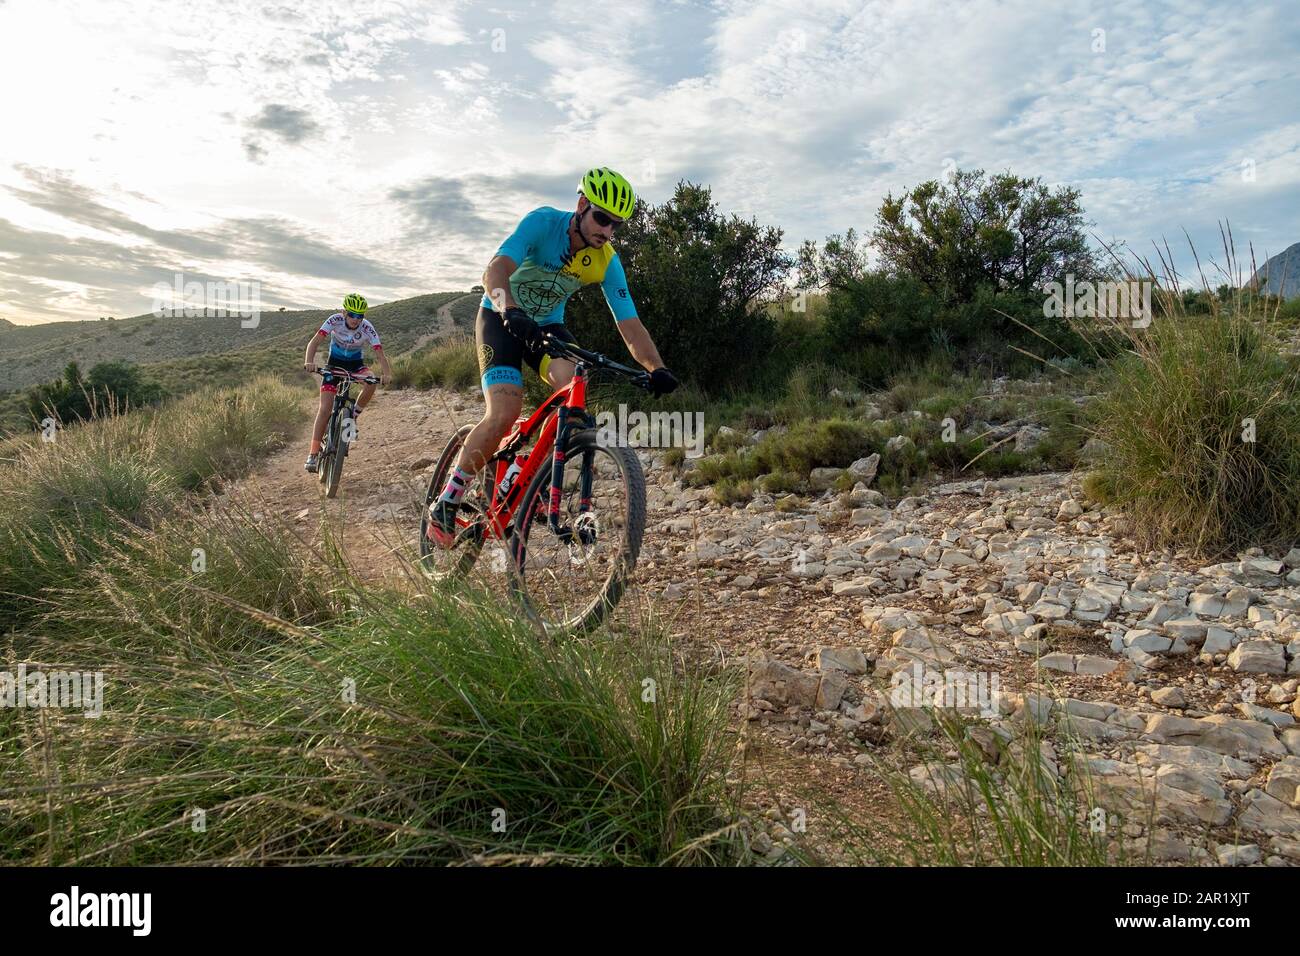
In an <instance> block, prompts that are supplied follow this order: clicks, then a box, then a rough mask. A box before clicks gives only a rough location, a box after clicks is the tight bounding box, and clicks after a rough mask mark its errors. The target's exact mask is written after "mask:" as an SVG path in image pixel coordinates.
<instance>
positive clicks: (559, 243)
mask: <svg viewBox="0 0 1300 956" xmlns="http://www.w3.org/2000/svg"><path fill="white" fill-rule="evenodd" d="M635 208H636V195H635V194H634V193H633V192H632V187H631V185H630V184H629V183H628V181H627V180H626V179H624V178H623V177H622V176H620V175H619V174H618V173H616V172H614V171H613V170H612V169H607V168H605V167H603V166H602V167H598V168H595V169H589V170H587V172H586V173H585V174H584V175H583V177H582V179H581V181H580V182H579V183H578V205H577V209H576V211H574V212H566V211H564V210H560V209H553V208H551V207H549V206H542V207H540V208H538V209H534V210H533V211H532V212H530V213H529V214H528V215H527V216H525V217H524V218H523V220H522V221H521V222H520V223H519V225H518V227H516V229H515V231H514V232H513V233H512V234H511V235H510V237H509V238H508V239H506V241H505V242H503V243H502V244H501V247H500V248H499V249H498V250H497V254H496V255H495V256H494V257H493V259H492V261H491V262H489V263H488V267H487V271H486V272H484V274H483V288H484V289H485V290H487V291H486V292H485V294H484V296H483V301H482V302H481V303H480V305H479V310H478V318H477V320H476V322H475V329H474V338H475V341H476V344H477V346H478V353H479V355H478V357H479V371H480V372H481V373H482V386H483V394H484V397H485V399H486V401H487V410H486V412H484V414H483V419H482V421H480V422H479V423H478V424H477V425H475V426H474V429H473V430H472V431H471V432H470V433H469V434H468V435H467V436H466V437H465V445H464V447H463V448H462V449H461V451H460V457H459V458H458V459H457V461H456V467H455V469H454V470H453V471H452V474H451V477H450V478H449V479H448V481H447V485H446V487H445V488H444V489H443V491H442V494H441V495H440V496H439V498H438V500H437V501H435V502H433V504H432V505H430V506H429V519H430V520H429V522H428V528H429V536H430V538H432V539H433V540H434V542H435V543H437V544H438V545H440V546H441V547H444V548H447V547H451V545H452V544H453V543H454V541H455V538H454V531H455V515H456V510H457V508H458V507H459V504H460V501H461V499H462V498H463V497H464V495H465V490H466V488H467V487H468V486H469V484H470V481H471V480H472V479H473V477H474V475H475V474H476V473H477V472H478V471H480V470H481V469H482V468H483V466H484V465H485V464H486V462H487V459H488V458H489V457H491V456H492V455H493V454H494V453H495V452H496V450H497V448H498V446H499V445H500V443H501V439H502V438H504V437H505V435H506V434H507V433H508V432H509V431H510V429H511V427H512V426H513V425H514V423H515V420H516V419H517V418H518V417H519V410H520V408H521V407H522V406H523V399H524V389H523V381H524V380H523V375H522V365H523V363H525V362H527V363H528V365H530V366H531V367H532V368H534V369H536V371H537V373H538V375H540V376H541V377H542V379H543V380H545V381H549V382H550V384H551V385H552V386H553V387H554V388H557V389H558V388H563V387H564V386H565V385H567V384H568V383H569V382H570V380H572V378H573V372H574V364H573V362H571V361H568V360H567V359H559V358H557V359H552V358H550V357H549V356H548V355H546V354H545V353H544V352H543V351H542V349H541V338H542V330H543V329H545V331H546V332H548V333H550V334H551V335H553V336H555V337H556V338H559V339H561V340H563V341H567V342H573V341H574V338H573V334H572V333H571V332H569V330H568V329H567V328H565V327H564V303H565V301H566V300H567V299H568V298H569V296H571V295H573V293H574V292H576V291H577V290H578V289H580V288H581V287H582V286H584V285H592V284H596V283H599V284H600V287H601V291H602V292H603V293H604V295H605V302H606V304H607V305H608V306H609V309H610V312H612V313H613V315H614V319H615V320H616V321H617V322H618V331H619V333H620V334H621V335H622V337H623V341H624V343H626V345H627V347H628V351H629V352H631V353H632V357H633V358H634V359H636V360H637V362H639V363H640V364H641V365H642V366H643V367H644V368H645V369H646V370H647V371H648V372H650V394H652V395H654V396H655V397H658V396H660V395H666V394H668V393H669V392H671V391H672V390H673V389H675V388H676V387H677V379H676V377H674V375H673V373H672V372H670V371H668V369H666V368H664V363H663V361H662V360H661V359H660V358H659V350H658V349H656V348H655V344H654V342H653V341H652V340H651V338H650V333H649V332H647V331H646V328H645V326H644V325H642V324H641V320H640V319H639V318H637V315H636V307H635V305H634V304H633V302H632V296H631V295H630V294H629V292H628V289H627V279H626V276H625V275H624V273H623V263H622V262H621V261H620V260H619V258H618V253H616V252H615V251H614V249H613V246H612V245H611V244H610V237H611V236H612V235H613V233H614V230H615V229H616V228H617V227H618V226H619V224H621V223H622V222H624V221H626V220H627V218H628V217H629V216H630V215H631V214H632V212H633V211H634V210H635Z"/></svg>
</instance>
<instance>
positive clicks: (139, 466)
mask: <svg viewBox="0 0 1300 956" xmlns="http://www.w3.org/2000/svg"><path fill="white" fill-rule="evenodd" d="M301 419H302V392H300V391H297V390H294V389H292V388H290V387H289V386H286V385H282V384H279V383H276V382H273V381H270V380H259V381H257V382H253V383H250V384H249V385H247V386H245V387H244V388H242V389H239V390H234V391H217V392H215V393H210V394H205V395H194V396H190V397H187V398H185V399H181V400H179V401H177V402H173V403H171V404H169V405H166V406H163V407H162V408H159V409H156V410H149V411H138V412H129V413H125V414H120V415H114V416H112V417H106V418H102V419H97V420H95V421H93V422H89V423H86V424H83V425H77V426H72V427H69V428H67V429H64V430H61V431H59V432H58V433H57V435H56V437H55V440H54V441H50V442H46V441H40V440H37V439H26V440H23V441H16V442H12V443H10V444H9V445H8V446H7V450H8V451H9V452H10V454H11V455H12V457H11V458H9V460H7V461H6V462H5V463H4V464H3V465H0V481H3V482H4V485H5V488H6V495H5V496H4V498H3V500H0V620H4V621H10V622H15V623H16V622H22V621H26V620H30V619H32V617H33V616H35V615H36V614H39V613H40V612H41V610H42V608H43V602H44V601H45V600H46V592H47V591H49V590H51V589H59V588H64V587H69V586H75V585H76V584H77V583H78V582H79V580H80V578H81V577H82V576H83V575H84V574H85V573H87V572H88V571H90V570H92V569H94V568H95V566H96V564H97V562H98V561H99V560H100V558H101V556H102V554H103V553H104V549H105V548H106V547H110V546H111V543H112V542H113V541H114V540H118V539H120V538H122V536H123V535H130V534H133V533H135V532H136V531H138V530H142V529H146V528H148V527H150V526H151V525H153V524H154V523H155V522H156V521H158V520H161V519H162V518H164V517H165V516H166V515H168V514H169V513H172V512H174V511H175V510H176V509H177V508H179V507H181V506H182V505H183V504H184V503H185V501H186V500H187V495H189V493H191V492H196V491H199V490H202V489H204V488H210V487H211V486H212V485H214V484H215V483H219V482H220V481H221V480H223V479H228V478H232V477H234V476H236V475H238V474H241V473H243V472H244V471H246V470H247V469H248V468H250V467H251V466H252V465H253V464H255V463H256V462H257V461H259V460H261V459H262V458H263V457H264V456H265V455H266V454H267V453H268V452H269V451H270V450H271V449H273V448H275V447H276V446H277V445H278V444H280V443H281V442H283V441H284V440H285V438H286V436H287V435H288V434H289V432H290V430H291V429H292V428H293V427H294V426H296V425H297V423H298V422H300V421H301ZM186 563H187V564H188V562H186Z"/></svg>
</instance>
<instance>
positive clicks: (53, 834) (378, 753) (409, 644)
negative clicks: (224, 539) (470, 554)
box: [0, 528, 745, 865]
mask: <svg viewBox="0 0 1300 956" xmlns="http://www.w3.org/2000/svg"><path fill="white" fill-rule="evenodd" d="M261 533H262V532H261V531H260V530H257V529H251V528H245V529H244V531H243V533H242V534H240V535H239V536H238V538H237V540H238V541H240V542H247V541H249V540H250V539H252V538H255V537H256V536H257V535H258V534H261ZM101 582H102V583H103V584H104V585H105V594H104V595H103V596H102V597H100V598H98V599H97V600H98V601H99V602H100V603H101V605H102V606H104V607H107V606H109V605H110V604H112V603H114V602H116V601H117V600H118V598H119V597H120V596H121V594H122V593H123V591H126V592H130V593H131V594H132V595H133V596H135V597H143V595H142V594H141V593H140V591H141V589H143V588H145V587H148V586H149V582H150V575H149V572H144V571H142V572H140V576H139V577H136V576H135V575H134V574H132V575H124V576H120V577H118V578H115V579H113V580H111V581H110V580H109V579H101ZM209 584H210V585H212V586H211V587H207V588H204V589H202V590H199V591H194V592H192V593H191V595H190V596H189V597H187V598H186V599H185V600H173V601H170V602H168V601H163V602H154V603H152V604H149V603H146V604H145V605H144V606H143V607H142V609H141V611H140V612H139V613H140V617H139V618H137V619H133V620H131V621H121V622H118V621H113V620H94V619H86V620H85V621H84V624H85V628H84V631H83V635H84V636H83V637H82V638H81V639H74V638H72V637H71V636H70V635H66V634H64V635H59V636H58V638H57V639H54V638H50V639H49V641H48V642H47V643H44V644H41V643H39V642H38V643H37V644H36V645H35V646H33V648H32V651H31V657H30V658H29V659H31V660H37V661H39V660H45V661H51V662H57V663H60V664H64V665H66V666H74V665H75V666H78V667H84V666H85V664H84V663H83V662H84V661H88V660H93V661H96V662H100V661H103V657H104V651H103V649H104V648H105V647H109V648H112V649H113V652H112V659H111V660H109V661H105V662H104V663H103V665H102V666H103V668H104V669H105V671H106V680H107V686H106V689H105V695H104V702H105V712H104V714H103V716H101V717H99V718H88V717H84V716H81V715H80V714H76V713H58V712H50V711H45V712H40V713H38V712H32V711H17V710H10V711H6V712H3V713H0V757H3V759H0V832H3V833H4V835H5V837H6V839H4V840H3V841H2V842H0V846H2V847H3V850H0V855H3V856H4V858H6V859H8V860H10V861H14V862H40V863H53V864H65V863H66V864H70V863H89V864H96V865H128V864H150V863H198V862H203V863H246V864H254V863H257V864H265V863H341V862H349V863H370V864H386V863H398V862H404V863H426V864H429V863H432V864H457V863H497V864H518V863H526V864H536V863H555V862H560V863H576V864H631V865H645V864H659V865H662V864H667V865H678V864H680V865H686V864H720V863H735V862H739V861H742V860H743V858H744V852H745V851H744V841H743V838H742V837H741V836H740V835H739V830H738V827H737V823H736V812H735V808H734V805H733V802H732V798H731V796H730V791H729V787H728V784H727V783H726V777H727V775H728V773H729V771H730V767H731V763H732V761H733V760H734V759H735V753H736V748H735V741H734V739H733V738H732V735H731V733H730V731H729V729H728V716H729V702H730V700H731V699H732V697H733V695H734V693H735V686H734V682H733V681H731V680H729V679H728V678H727V677H725V676H721V677H703V676H698V675H692V674H688V673H687V672H686V671H685V670H684V669H683V667H682V666H681V663H680V661H678V660H676V659H675V657H674V655H673V654H672V652H671V647H670V646H668V644H667V643H666V642H665V641H664V640H663V639H662V638H661V637H658V636H653V635H647V634H643V635H642V636H640V637H632V638H628V639H625V640H620V641H609V640H596V641H589V642H588V641H581V642H577V641H575V642H570V643H564V644H549V643H546V642H543V641H539V640H538V639H537V637H536V635H535V634H534V633H533V632H532V631H531V630H530V629H528V628H527V627H526V626H525V625H523V624H522V623H520V622H519V621H516V620H514V619H512V618H510V617H508V616H506V615H504V614H502V613H501V612H500V611H498V610H495V609H494V608H493V607H492V605H491V604H490V602H487V601H485V600H483V596H482V595H472V594H468V593H458V594H452V593H447V592H438V593H434V592H428V593H426V594H424V595H423V597H422V598H421V599H419V600H417V601H415V602H410V601H403V600H400V599H398V598H397V597H396V596H395V595H388V596H387V598H386V599H384V600H379V598H380V596H379V595H377V594H375V593H373V592H370V594H369V597H370V598H374V599H376V600H373V601H370V602H363V603H364V604H365V606H364V607H362V608H359V609H357V610H356V611H355V612H354V613H353V614H351V615H348V616H343V617H336V618H335V619H333V620H332V621H330V622H329V623H326V624H324V625H323V626H321V627H303V626H300V625H297V624H294V623H292V622H291V621H289V620H287V619H277V618H274V617H273V616H271V615H268V614H266V613H264V612H261V611H258V610H256V609H255V608H252V607H249V606H246V605H244V604H242V602H240V601H239V600H238V599H237V598H235V597H233V596H231V595H230V594H223V593H221V591H222V590H230V591H234V593H235V594H238V595H240V596H242V597H247V598H250V599H253V598H255V597H256V595H255V594H252V593H250V589H249V588H248V587H245V586H240V585H239V584H238V579H236V578H231V579H229V580H227V581H226V582H223V583H221V585H220V589H218V587H217V586H216V585H217V582H209ZM357 590H358V591H360V590H362V589H361V588H360V586H357ZM88 591H93V587H92V586H91V585H87V590H86V591H81V592H78V593H75V594H74V593H69V594H67V595H64V596H62V597H61V598H60V610H61V611H68V610H73V609H74V608H75V607H76V606H77V605H78V604H79V603H81V602H83V601H85V600H86V599H87V596H88ZM110 592H111V593H110ZM231 613H236V614H238V613H243V614H245V615H247V616H248V617H249V619H250V621H249V623H248V624H247V625H245V629H246V630H248V631H249V633H250V634H255V633H260V634H265V633H267V632H270V631H278V632H279V639H278V640H276V641H275V642H273V643H271V642H267V641H264V640H245V641H232V640H231V639H230V637H229V634H228V633H227V632H228V629H229V626H230V624H231V622H230V621H229V620H227V622H226V626H224V627H212V626H209V622H211V621H213V620H215V619H225V618H226V616H227V615H229V614H231ZM84 617H85V616H84V615H83V618H84ZM91 618H93V615H92V616H91ZM245 636H248V635H245ZM51 714H53V716H51ZM195 810H202V811H203V813H204V817H203V826H202V828H201V829H196V827H195V825H194V821H195V815H194V811H195Z"/></svg>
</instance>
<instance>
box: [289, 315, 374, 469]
mask: <svg viewBox="0 0 1300 956" xmlns="http://www.w3.org/2000/svg"><path fill="white" fill-rule="evenodd" d="M366 308H367V305H366V300H365V298H363V297H362V296H361V295H360V294H359V293H356V292H353V293H351V294H350V295H348V296H347V297H346V298H344V300H343V311H342V312H335V313H334V314H333V315H331V316H330V317H329V318H328V319H326V320H325V321H324V323H322V325H321V327H320V328H319V329H318V330H317V331H316V333H315V334H314V335H313V336H312V337H311V341H310V342H309V343H307V354H306V355H305V356H303V368H304V369H307V370H308V371H315V370H316V349H317V348H318V347H319V346H320V344H321V342H323V341H324V340H325V339H329V343H330V354H329V359H328V360H327V361H326V363H325V364H326V365H331V366H333V367H334V368H342V369H346V370H347V371H349V372H355V373H356V374H358V375H369V374H370V369H369V368H368V367H367V366H366V360H365V357H364V356H363V355H362V352H361V350H362V348H364V347H365V346H367V345H369V346H370V347H371V348H372V349H373V350H374V353H375V354H376V355H377V356H379V365H380V369H381V371H380V373H379V379H380V381H381V382H387V381H388V380H389V379H390V378H392V375H393V370H392V368H391V367H390V366H389V364H388V356H387V355H385V354H384V348H383V346H382V345H380V344H379V333H378V332H377V331H376V330H375V327H374V326H373V325H371V324H370V321H369V320H368V319H367V318H366ZM344 387H345V388H346V387H347V383H346V382H345V383H344ZM336 390H337V389H336V387H335V385H334V379H333V378H332V377H331V376H329V375H324V376H322V379H321V387H320V407H319V408H318V409H317V410H316V422H315V424H314V425H313V426H312V430H311V448H310V450H309V452H308V455H307V462H306V464H304V465H303V468H304V469H305V470H306V471H309V472H315V471H316V468H317V467H318V463H319V456H320V446H321V439H322V438H323V437H324V435H325V426H326V424H327V423H328V422H329V417H330V410H331V408H332V407H333V405H334V395H335V392H336ZM374 394H375V386H373V385H363V386H362V387H361V394H360V395H359V396H357V403H356V406H355V407H354V408H353V410H352V415H353V423H354V424H355V422H356V421H357V420H358V419H359V418H360V417H361V410H362V409H363V408H365V407H366V405H367V404H368V403H369V402H370V398H371V396H372V395H374ZM354 435H355V433H354Z"/></svg>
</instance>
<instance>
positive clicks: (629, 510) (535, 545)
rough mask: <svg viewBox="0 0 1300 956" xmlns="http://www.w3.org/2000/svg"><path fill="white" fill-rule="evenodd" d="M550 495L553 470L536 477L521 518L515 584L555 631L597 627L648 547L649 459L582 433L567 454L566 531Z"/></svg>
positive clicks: (541, 622)
mask: <svg viewBox="0 0 1300 956" xmlns="http://www.w3.org/2000/svg"><path fill="white" fill-rule="evenodd" d="M584 486H585V487H584ZM585 492H589V494H586V493H585ZM550 499H551V469H550V468H549V467H547V468H543V469H541V470H540V471H539V472H538V473H537V474H536V475H535V476H534V477H533V480H532V482H531V483H530V484H529V486H528V490H527V491H526V492H525V494H524V498H523V501H522V502H521V503H520V506H519V512H518V514H517V515H516V518H515V524H514V536H513V541H512V547H513V553H512V558H513V561H512V571H513V574H512V575H511V589H512V591H513V593H514V596H515V598H516V600H517V601H518V602H519V604H520V605H521V607H522V608H523V609H524V611H525V613H526V614H527V615H528V617H529V618H530V619H531V620H532V622H533V623H534V625H536V626H537V627H538V628H540V629H541V630H543V631H544V632H545V633H546V634H547V635H548V636H552V635H563V634H574V633H582V632H585V631H590V630H592V629H593V628H595V627H596V626H597V625H599V624H600V622H601V621H603V620H604V619H605V617H606V616H607V615H608V614H609V612H610V611H612V610H613V609H614V607H615V606H616V605H617V604H618V602H619V599H620V598H621V597H622V596H623V591H624V589H625V588H626V586H627V582H628V580H629V579H630V578H631V575H632V571H633V569H634V568H635V566H636V560H637V556H638V555H639V554H640V552H641V538H642V535H643V534H644V533H645V476H644V475H643V474H642V471H641V462H640V460H639V459H638V458H637V457H636V454H635V453H634V452H633V451H631V450H630V449H628V448H622V447H619V446H615V445H610V446H606V445H602V444H600V443H599V441H598V440H597V437H596V432H595V431H592V430H583V431H577V432H574V433H573V435H572V436H571V437H570V439H569V447H568V449H567V451H566V452H565V469H564V483H563V486H562V488H561V493H560V525H561V533H560V534H557V533H556V532H554V531H552V530H551V528H550V525H549V522H548V519H547V512H548V506H549V503H550ZM584 499H586V500H584Z"/></svg>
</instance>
